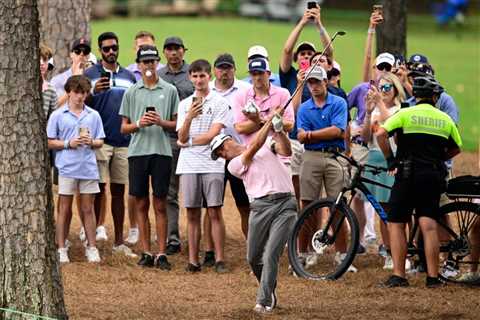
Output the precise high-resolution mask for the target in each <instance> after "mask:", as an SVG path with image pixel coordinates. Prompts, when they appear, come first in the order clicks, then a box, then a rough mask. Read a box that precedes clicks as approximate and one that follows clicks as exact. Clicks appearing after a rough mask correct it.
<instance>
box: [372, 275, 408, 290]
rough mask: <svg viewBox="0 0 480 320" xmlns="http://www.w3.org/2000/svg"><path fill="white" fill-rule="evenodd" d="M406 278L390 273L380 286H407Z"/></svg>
mask: <svg viewBox="0 0 480 320" xmlns="http://www.w3.org/2000/svg"><path fill="white" fill-rule="evenodd" d="M408 286H409V284H408V280H407V279H405V278H402V277H399V276H396V275H391V276H390V277H389V278H388V279H387V280H386V281H385V282H382V283H380V285H379V287H381V288H396V287H408Z"/></svg>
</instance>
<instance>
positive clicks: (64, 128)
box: [47, 104, 105, 180]
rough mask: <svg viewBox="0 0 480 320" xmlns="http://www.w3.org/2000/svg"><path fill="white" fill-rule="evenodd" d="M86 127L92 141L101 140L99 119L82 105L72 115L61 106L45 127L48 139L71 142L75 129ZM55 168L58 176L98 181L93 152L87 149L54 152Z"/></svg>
mask: <svg viewBox="0 0 480 320" xmlns="http://www.w3.org/2000/svg"><path fill="white" fill-rule="evenodd" d="M85 127H87V128H88V130H89V131H90V136H91V137H92V139H103V138H105V133H104V132H103V126H102V119H101V118H100V115H99V114H98V112H97V111H95V110H93V109H91V108H89V107H87V106H84V108H83V111H82V113H80V115H78V116H77V115H76V114H74V113H73V112H70V110H69V107H68V105H67V104H65V105H64V106H63V107H60V108H58V109H57V110H55V111H54V112H53V113H52V114H51V116H50V119H48V124H47V137H48V138H49V139H58V140H72V139H74V138H75V137H78V135H79V128H85ZM55 166H56V167H57V168H58V174H59V175H60V176H62V177H67V178H73V179H86V180H98V178H99V176H98V167H97V160H96V158H95V151H94V150H93V149H92V148H90V147H88V146H79V147H78V148H76V149H62V150H56V151H55Z"/></svg>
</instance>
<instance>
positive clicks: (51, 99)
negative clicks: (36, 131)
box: [42, 83, 57, 119]
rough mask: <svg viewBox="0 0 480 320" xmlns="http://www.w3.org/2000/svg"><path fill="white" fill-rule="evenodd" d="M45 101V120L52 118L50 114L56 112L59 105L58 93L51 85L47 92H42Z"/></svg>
mask: <svg viewBox="0 0 480 320" xmlns="http://www.w3.org/2000/svg"><path fill="white" fill-rule="evenodd" d="M42 99H43V112H45V119H48V117H50V114H51V113H52V112H53V110H55V107H56V105H57V93H56V92H55V87H54V86H52V85H51V84H50V83H49V84H48V88H47V90H45V91H43V92H42Z"/></svg>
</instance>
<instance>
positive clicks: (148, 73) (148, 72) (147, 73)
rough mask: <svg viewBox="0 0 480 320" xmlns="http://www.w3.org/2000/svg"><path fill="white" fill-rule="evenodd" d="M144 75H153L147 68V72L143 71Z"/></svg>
mask: <svg viewBox="0 0 480 320" xmlns="http://www.w3.org/2000/svg"><path fill="white" fill-rule="evenodd" d="M145 75H146V76H147V77H151V76H152V75H153V73H152V71H150V70H147V72H145Z"/></svg>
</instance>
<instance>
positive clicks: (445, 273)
mask: <svg viewBox="0 0 480 320" xmlns="http://www.w3.org/2000/svg"><path fill="white" fill-rule="evenodd" d="M459 273H460V272H459V270H458V267H456V266H455V263H454V262H452V261H445V263H444V264H443V266H442V268H441V269H440V274H441V275H442V277H444V278H447V279H452V278H456V277H458V274H459Z"/></svg>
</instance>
